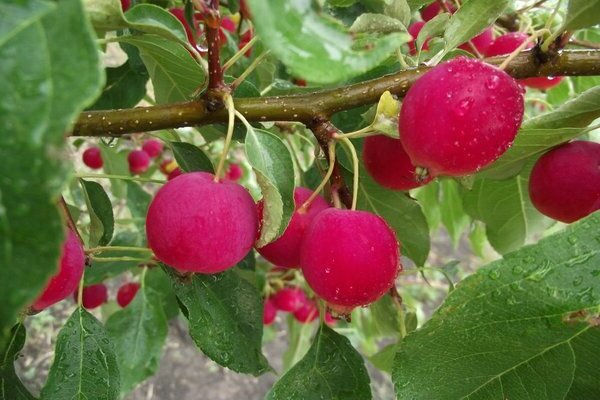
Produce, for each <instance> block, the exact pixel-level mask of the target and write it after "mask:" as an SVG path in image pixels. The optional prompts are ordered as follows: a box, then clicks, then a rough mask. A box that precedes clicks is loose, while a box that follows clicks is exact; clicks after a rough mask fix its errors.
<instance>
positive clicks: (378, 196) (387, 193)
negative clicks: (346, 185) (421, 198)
mask: <svg viewBox="0 0 600 400" xmlns="http://www.w3.org/2000/svg"><path fill="white" fill-rule="evenodd" d="M349 182H350V181H349ZM357 208H358V209H360V210H366V211H371V212H373V213H375V214H377V215H379V216H381V217H382V218H383V219H385V221H386V222H387V223H388V225H389V226H390V227H391V228H392V229H393V230H394V232H396V236H397V237H398V240H399V241H400V251H401V252H402V254H403V255H405V256H407V257H409V258H410V259H411V260H413V261H414V262H415V263H416V264H417V265H420V266H422V265H424V264H425V260H426V259H427V255H428V254H429V247H430V241H429V227H428V226H427V220H426V219H425V215H423V211H422V210H421V206H420V205H419V204H418V203H417V202H416V201H415V200H413V199H411V198H410V197H409V196H408V195H407V194H406V193H404V192H399V191H396V190H389V189H385V188H383V187H381V186H379V185H378V184H377V183H376V182H375V181H373V179H371V177H370V176H369V175H368V174H367V172H366V171H365V170H364V169H363V168H361V171H360V180H359V190H358V201H357Z"/></svg>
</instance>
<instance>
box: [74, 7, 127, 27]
mask: <svg viewBox="0 0 600 400" xmlns="http://www.w3.org/2000/svg"><path fill="white" fill-rule="evenodd" d="M83 5H84V8H85V13H86V14H87V15H88V16H89V18H90V21H91V22H92V25H93V26H94V29H96V31H98V32H100V33H103V32H108V31H113V30H117V29H122V28H125V27H127V25H126V23H125V19H124V17H123V11H122V9H121V2H120V1H119V0H83Z"/></svg>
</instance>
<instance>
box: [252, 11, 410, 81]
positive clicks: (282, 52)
mask: <svg viewBox="0 0 600 400" xmlns="http://www.w3.org/2000/svg"><path fill="white" fill-rule="evenodd" d="M248 5H249V6H250V11H251V13H252V15H260V24H256V25H255V28H256V31H257V34H258V36H259V37H260V38H261V40H262V41H263V42H264V44H265V46H266V47H267V48H269V49H270V50H271V51H272V52H273V54H274V55H275V56H276V57H277V58H279V60H281V62H283V63H284V64H285V65H286V66H287V67H288V68H289V70H290V72H291V73H292V74H293V75H295V76H298V77H302V78H303V79H306V80H308V81H310V82H314V83H334V82H339V81H343V80H347V79H350V78H353V77H355V76H358V75H360V74H363V73H365V72H368V71H370V70H371V69H373V68H375V67H376V66H378V65H379V64H381V63H382V62H383V61H385V60H386V59H387V58H388V57H390V56H391V55H392V54H393V53H394V51H396V50H397V49H399V48H400V46H402V45H403V44H404V43H407V42H408V41H410V40H411V36H410V35H409V34H408V33H392V34H389V35H386V36H383V37H379V38H376V39H373V40H372V41H371V42H370V44H371V45H372V46H370V47H369V48H368V49H363V48H361V49H356V48H354V45H355V43H354V40H353V38H352V36H350V35H349V34H348V33H346V32H345V30H344V27H343V26H341V25H339V24H336V23H334V22H332V20H331V19H328V18H325V17H322V16H321V15H320V14H319V13H317V12H315V11H314V10H313V8H312V4H311V2H310V1H292V2H290V1H281V0H248ZM282 15H285V18H281V16H282Z"/></svg>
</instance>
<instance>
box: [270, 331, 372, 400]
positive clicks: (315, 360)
mask: <svg viewBox="0 0 600 400" xmlns="http://www.w3.org/2000/svg"><path fill="white" fill-rule="evenodd" d="M267 398H268V399H269V400H279V399H282V400H284V399H285V400H288V399H331V400H342V399H343V400H362V399H371V387H370V382H369V375H368V374H367V369H366V368H365V364H364V361H363V359H362V357H361V356H360V354H358V352H357V351H356V350H355V349H354V348H353V347H352V345H351V344H350V341H349V340H348V339H347V338H346V337H344V336H342V335H340V334H338V333H336V332H335V331H333V330H332V329H331V328H329V327H328V326H327V325H322V326H321V327H320V329H319V332H317V336H316V337H315V339H314V342H313V345H312V346H311V348H310V350H308V353H307V354H306V356H304V358H303V359H302V360H301V361H300V362H298V364H296V365H295V366H294V367H293V368H292V369H290V370H289V371H288V372H287V373H286V374H285V375H283V376H282V377H281V379H279V381H278V382H277V383H275V386H273V389H271V392H269V394H268V395H267Z"/></svg>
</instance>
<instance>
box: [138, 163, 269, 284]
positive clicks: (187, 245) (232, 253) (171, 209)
mask: <svg viewBox="0 0 600 400" xmlns="http://www.w3.org/2000/svg"><path fill="white" fill-rule="evenodd" d="M257 229H258V217H257V215H256V206H255V204H254V201H253V200H252V197H251V196H250V194H249V193H248V191H247V190H246V189H245V188H244V187H243V186H240V185H238V184H237V183H233V182H229V181H225V180H223V181H219V182H215V180H214V176H213V175H212V174H209V173H206V172H191V173H187V174H183V175H181V176H179V177H177V178H176V179H173V180H172V181H169V182H167V183H166V184H165V185H164V186H163V187H162V188H160V190H159V191H158V193H157V194H156V196H155V197H154V199H153V200H152V202H151V203H150V207H149V208H148V215H147V217H146V236H147V238H148V245H149V247H150V248H151V249H152V251H153V252H154V255H155V256H156V257H157V258H158V259H159V260H160V261H162V262H164V263H165V264H167V265H169V266H171V267H173V268H175V269H177V270H179V271H182V272H198V273H203V274H214V273H217V272H222V271H224V270H226V269H229V268H231V267H233V266H234V265H235V264H237V263H238V262H240V261H241V260H242V259H243V258H244V256H246V254H248V252H249V251H250V250H251V249H252V246H253V244H254V240H255V238H256V232H257Z"/></svg>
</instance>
